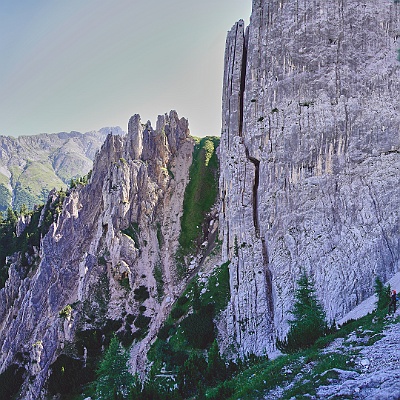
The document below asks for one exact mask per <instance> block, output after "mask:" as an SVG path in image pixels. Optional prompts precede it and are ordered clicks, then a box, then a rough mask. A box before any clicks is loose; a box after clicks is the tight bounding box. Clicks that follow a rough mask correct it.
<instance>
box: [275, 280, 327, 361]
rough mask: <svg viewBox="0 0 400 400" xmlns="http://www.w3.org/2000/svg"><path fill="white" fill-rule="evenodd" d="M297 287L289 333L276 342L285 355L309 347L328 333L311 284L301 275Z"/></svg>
mask: <svg viewBox="0 0 400 400" xmlns="http://www.w3.org/2000/svg"><path fill="white" fill-rule="evenodd" d="M297 286H298V287H297V289H296V292H295V299H296V301H295V303H294V306H293V310H292V311H291V314H292V315H293V319H292V320H290V321H289V324H290V329H289V333H288V335H287V337H286V339H285V340H283V341H279V340H278V341H277V346H278V348H279V349H280V350H282V351H284V352H287V353H290V352H294V351H296V350H298V349H301V348H305V347H308V346H311V345H312V344H314V342H315V341H316V340H317V339H318V338H319V337H321V336H323V335H324V334H326V333H327V331H328V326H327V323H326V315H325V312H324V309H323V308H322V305H321V304H320V303H319V301H318V299H317V297H316V295H315V288H314V284H313V282H312V281H311V280H310V279H309V277H308V276H307V275H306V274H305V273H303V274H302V275H301V277H300V278H299V280H298V281H297Z"/></svg>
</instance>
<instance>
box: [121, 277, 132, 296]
mask: <svg viewBox="0 0 400 400" xmlns="http://www.w3.org/2000/svg"><path fill="white" fill-rule="evenodd" d="M119 284H120V285H121V286H122V287H123V288H124V289H125V290H126V291H128V292H129V291H130V290H131V286H130V284H129V278H128V277H125V278H122V279H120V281H119Z"/></svg>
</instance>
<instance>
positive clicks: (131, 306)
mask: <svg viewBox="0 0 400 400" xmlns="http://www.w3.org/2000/svg"><path fill="white" fill-rule="evenodd" d="M138 143H142V145H138ZM193 147H194V141H193V139H192V138H190V137H189V129H188V121H187V120H186V119H184V118H181V119H180V118H179V117H178V115H177V113H176V112H174V111H171V113H170V114H169V115H164V116H161V117H159V119H158V121H157V127H156V129H155V130H154V129H153V128H152V127H151V124H150V122H148V123H147V124H142V123H141V121H140V117H139V116H138V115H135V116H134V117H132V119H131V121H130V123H129V132H128V134H127V135H126V136H113V135H109V136H108V137H107V139H106V141H105V143H104V145H103V147H102V149H101V151H100V152H99V153H98V154H97V156H96V158H95V161H94V166H93V174H92V176H91V179H90V182H89V184H88V185H87V186H85V187H80V188H78V189H75V190H72V191H71V193H70V194H69V196H67V198H66V200H65V202H64V205H63V210H62V213H61V214H60V215H59V216H58V218H57V220H56V221H55V223H54V224H53V225H52V226H51V228H50V231H49V233H48V234H47V235H46V236H45V237H44V238H43V239H42V244H41V250H40V252H41V254H40V263H39V265H38V267H37V269H36V270H33V271H31V273H30V274H29V275H28V277H27V278H25V279H24V278H23V276H24V275H23V274H22V273H21V272H19V267H18V263H17V261H16V260H14V261H15V262H14V263H13V264H12V265H11V267H10V278H9V279H8V281H7V282H6V286H5V288H4V289H3V290H2V291H0V331H1V332H2V334H1V337H0V347H1V355H0V370H1V372H3V371H4V370H5V369H6V368H7V367H8V366H9V365H12V364H13V363H16V359H17V358H18V357H19V358H21V357H22V358H23V360H24V362H25V365H27V369H28V372H27V376H26V379H25V383H24V385H23V388H22V391H21V394H20V398H23V399H36V398H40V396H42V394H43V387H44V386H43V385H44V383H45V382H46V380H47V378H48V376H49V374H50V369H49V368H50V365H51V364H52V363H53V362H54V361H55V360H56V358H57V357H58V356H59V355H60V354H61V353H64V354H68V352H67V348H68V346H70V344H71V343H72V342H73V341H74V337H75V335H76V333H77V332H79V331H80V332H84V331H87V330H91V329H92V330H93V329H96V328H101V327H103V326H104V324H105V322H106V320H113V321H121V323H122V322H123V323H126V326H127V329H128V328H129V330H131V332H134V331H136V330H137V329H138V328H137V327H136V326H134V324H133V320H134V318H132V319H130V320H129V321H128V319H127V318H126V320H125V319H124V317H125V316H126V315H130V316H133V315H134V316H135V317H137V316H138V315H139V313H141V315H142V320H143V317H147V318H148V320H149V321H150V323H149V327H148V335H147V339H146V338H145V339H144V340H142V341H140V342H139V344H137V345H136V346H133V348H132V362H133V364H135V365H136V366H137V367H140V364H141V360H142V358H143V356H144V350H145V349H146V346H147V345H148V342H149V341H150V340H151V339H152V338H153V337H154V335H155V333H156V331H157V329H158V328H159V327H160V324H161V322H162V321H163V318H165V313H166V312H167V310H169V306H170V305H171V301H172V299H173V298H174V297H176V295H177V293H179V291H180V290H181V288H180V284H183V283H182V282H179V281H178V280H177V278H176V274H175V269H174V268H175V267H174V265H175V264H174V254H175V251H176V247H177V245H178V236H179V232H180V216H181V213H182V203H183V197H184V196H183V194H184V190H185V187H186V184H187V181H188V176H189V167H190V165H191V161H192V152H193ZM168 171H171V172H172V173H169V172H168ZM171 176H173V177H174V178H172V177H171ZM155 269H158V271H159V274H158V278H157V279H158V280H156V278H155V276H156V274H155ZM160 285H161V290H162V293H160ZM140 287H142V292H141V293H142V295H141V296H138V295H137V293H138V291H136V292H135V290H136V289H138V288H140ZM139 297H140V299H139ZM68 305H70V306H71V308H70V309H69V310H68V307H67V308H66V306H68ZM139 307H141V311H140V312H139ZM66 310H68V311H66ZM60 312H61V314H60ZM120 325H121V324H120ZM128 325H129V326H128Z"/></svg>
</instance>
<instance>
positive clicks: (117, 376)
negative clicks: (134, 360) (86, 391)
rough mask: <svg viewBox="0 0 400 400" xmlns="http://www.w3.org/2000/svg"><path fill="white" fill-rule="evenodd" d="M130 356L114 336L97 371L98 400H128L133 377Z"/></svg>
mask: <svg viewBox="0 0 400 400" xmlns="http://www.w3.org/2000/svg"><path fill="white" fill-rule="evenodd" d="M128 360H129V354H128V352H127V351H125V350H123V349H122V348H121V345H120V344H119V342H118V339H117V338H116V337H115V336H114V337H113V338H112V339H111V342H110V346H109V348H108V349H107V351H106V352H105V354H104V357H103V359H102V361H101V362H100V366H99V368H98V370H97V380H96V384H95V386H96V396H97V397H96V399H99V400H103V399H104V400H120V399H126V398H128V394H129V391H130V389H131V385H132V384H133V376H132V375H131V374H130V373H129V371H128Z"/></svg>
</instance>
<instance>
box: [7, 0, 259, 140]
mask: <svg viewBox="0 0 400 400" xmlns="http://www.w3.org/2000/svg"><path fill="white" fill-rule="evenodd" d="M250 13H251V1H250V0H248V1H243V0H219V1H218V2H212V1H210V0H206V1H203V2H201V3H199V2H197V1H194V0H171V1H169V2H165V1H161V0H147V1H146V2H144V1H142V0H134V1H132V0H114V1H111V0H104V1H102V2H101V3H99V2H96V1H95V0H84V1H82V0H70V1H68V2H60V1H54V2H51V3H49V2H46V1H44V0H23V1H19V2H15V0H4V1H3V2H2V6H1V8H0V22H1V28H0V29H1V33H2V34H1V38H0V50H1V54H2V56H3V57H2V63H1V64H0V135H3V136H20V135H34V134H39V133H55V132H62V131H66V132H69V131H79V132H87V131H91V130H98V129H100V128H102V127H106V126H117V125H118V126H120V127H121V128H122V129H123V130H126V129H127V123H128V120H129V118H130V117H131V116H132V115H133V114H140V115H141V117H142V120H143V121H147V120H150V121H151V122H152V123H153V124H155V121H156V117H157V115H159V114H164V113H165V112H169V111H170V110H171V109H174V110H176V111H177V112H178V114H179V116H180V117H185V118H187V119H189V128H190V130H191V134H193V135H195V136H205V135H219V134H220V131H221V93H222V77H223V57H224V50H225V39H226V33H227V31H228V30H229V29H230V28H231V27H232V26H233V24H234V23H235V22H236V21H237V20H239V19H243V20H244V21H245V23H246V24H248V20H249V17H250Z"/></svg>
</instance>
